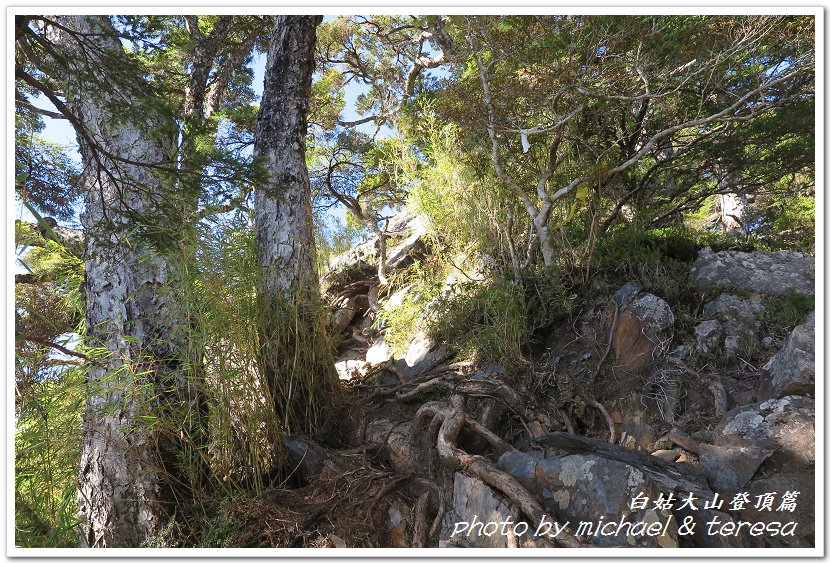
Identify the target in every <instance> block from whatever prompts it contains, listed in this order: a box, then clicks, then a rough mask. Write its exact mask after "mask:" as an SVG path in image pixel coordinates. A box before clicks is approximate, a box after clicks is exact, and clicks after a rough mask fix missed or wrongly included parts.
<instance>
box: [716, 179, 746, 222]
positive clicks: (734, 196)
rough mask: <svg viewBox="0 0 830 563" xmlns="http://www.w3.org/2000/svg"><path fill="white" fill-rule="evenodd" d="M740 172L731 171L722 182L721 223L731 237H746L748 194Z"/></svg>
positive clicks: (720, 199) (720, 200)
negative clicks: (745, 191) (723, 191)
mask: <svg viewBox="0 0 830 563" xmlns="http://www.w3.org/2000/svg"><path fill="white" fill-rule="evenodd" d="M742 184H743V182H742V181H741V173H740V171H735V170H732V171H729V172H726V174H725V175H724V177H723V180H721V183H720V187H721V189H722V190H728V191H727V192H726V193H722V194H721V196H720V198H719V204H720V221H721V226H722V227H723V230H724V231H725V232H726V233H728V234H731V235H735V236H741V235H746V232H747V229H746V228H747V225H746V204H747V202H746V194H745V193H744V189H743V185H742Z"/></svg>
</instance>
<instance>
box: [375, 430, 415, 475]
mask: <svg viewBox="0 0 830 563" xmlns="http://www.w3.org/2000/svg"><path fill="white" fill-rule="evenodd" d="M366 443H367V444H371V445H372V446H374V447H377V448H381V449H382V451H383V452H384V456H385V458H386V461H388V462H389V464H390V465H391V466H392V467H393V468H394V469H395V470H396V471H399V472H406V471H410V470H412V469H413V468H414V466H416V465H418V464H420V463H422V462H423V458H422V457H421V456H422V454H421V453H420V451H419V449H418V448H416V447H415V446H414V445H413V439H412V423H411V422H408V421H407V422H404V423H395V422H392V421H390V420H385V419H378V420H374V421H372V422H371V423H369V424H368V425H367V427H366Z"/></svg>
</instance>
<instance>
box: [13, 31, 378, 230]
mask: <svg viewBox="0 0 830 563" xmlns="http://www.w3.org/2000/svg"><path fill="white" fill-rule="evenodd" d="M325 19H331V16H326V18H325ZM265 62H266V55H265V53H254V58H253V62H252V65H251V67H252V69H253V71H254V78H253V83H252V87H253V90H254V93H255V94H256V96H257V99H259V98H260V97H261V95H262V88H263V82H264V77H265ZM367 90H368V87H367V86H366V85H364V84H359V83H357V82H356V81H352V82H350V83H349V84H348V85H347V86H346V88H345V90H344V92H345V96H346V107H345V109H344V111H343V119H345V120H353V119H357V118H358V117H359V115H358V114H357V113H356V112H355V106H354V104H355V101H356V99H357V97H358V95H360V94H362V93H365V92H366V91H367ZM32 102H33V103H34V105H36V106H38V107H40V108H43V109H46V110H49V111H57V109H56V108H55V107H54V106H53V105H52V103H51V102H49V101H48V100H47V99H45V98H44V97H42V96H39V97H37V98H34V99H33V100H32ZM43 121H44V124H45V128H44V130H43V131H42V133H41V135H42V136H43V137H44V138H45V139H46V140H48V141H50V142H53V143H56V144H59V145H62V146H64V147H66V149H67V151H66V152H67V154H68V155H69V156H70V157H71V158H72V159H73V160H75V161H76V162H77V163H78V164H79V165H80V163H81V156H80V153H79V152H78V144H77V138H76V136H75V129H74V128H73V127H72V125H71V124H70V123H69V121H67V120H65V119H53V118H51V117H44V118H43ZM359 128H360V129H363V130H365V131H367V132H369V133H371V132H373V128H372V126H371V124H365V125H363V126H360V127H359ZM388 133H389V131H387V134H388ZM16 207H17V209H16V215H17V218H18V219H21V220H26V221H33V220H34V218H33V217H32V216H31V214H30V213H29V212H28V211H27V210H26V209H25V208H24V207H23V206H22V205H17V206H16ZM79 211H80V210H79ZM329 214H330V215H331V216H332V217H336V218H337V219H339V220H340V221H342V220H344V218H345V210H344V209H343V208H342V206H336V207H334V208H332V209H331V210H330V211H329ZM73 226H76V227H77V226H78V225H77V224H76V225H73Z"/></svg>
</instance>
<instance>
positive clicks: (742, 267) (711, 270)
mask: <svg viewBox="0 0 830 563" xmlns="http://www.w3.org/2000/svg"><path fill="white" fill-rule="evenodd" d="M691 279H692V282H693V283H694V284H695V285H696V286H697V287H698V288H699V289H701V290H702V291H704V292H709V291H713V290H715V289H717V288H733V289H743V290H747V291H753V292H756V293H760V294H763V295H785V294H786V293H787V292H788V291H798V292H801V293H809V294H813V293H815V259H814V258H813V257H812V256H808V255H805V254H801V253H798V252H791V251H788V250H782V251H779V252H761V251H756V252H738V251H732V250H724V251H722V252H714V251H712V249H711V248H708V247H707V248H704V249H703V250H701V251H700V252H699V253H698V258H697V260H696V261H695V262H694V264H692V269H691Z"/></svg>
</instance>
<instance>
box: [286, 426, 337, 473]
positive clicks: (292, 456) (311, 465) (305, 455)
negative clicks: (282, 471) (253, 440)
mask: <svg viewBox="0 0 830 563" xmlns="http://www.w3.org/2000/svg"><path fill="white" fill-rule="evenodd" d="M282 443H283V444H284V445H285V452H286V454H287V455H288V464H289V469H290V471H289V473H293V474H294V475H296V476H298V477H299V478H300V479H302V480H303V481H304V482H308V481H309V480H310V479H311V478H312V477H315V476H316V475H319V474H320V472H321V471H323V466H324V465H325V463H326V460H327V459H329V458H330V457H331V453H330V452H329V451H328V450H327V449H325V448H324V447H322V446H318V445H316V444H312V443H311V442H306V441H304V440H301V439H299V438H297V437H292V436H283V437H282Z"/></svg>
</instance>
